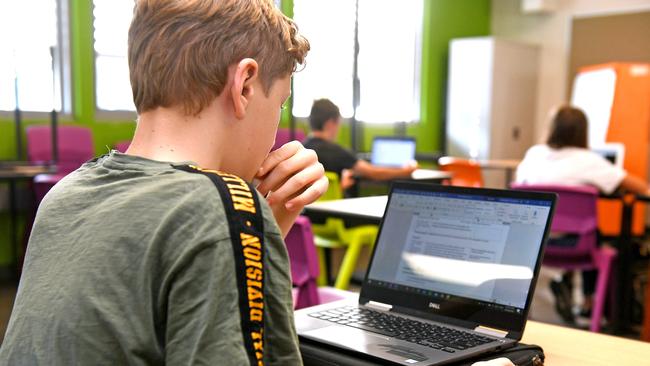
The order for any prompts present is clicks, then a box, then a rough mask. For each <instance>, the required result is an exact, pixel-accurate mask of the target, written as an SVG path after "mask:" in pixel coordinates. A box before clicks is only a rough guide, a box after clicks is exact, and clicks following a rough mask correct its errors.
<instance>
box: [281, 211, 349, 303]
mask: <svg viewBox="0 0 650 366" xmlns="http://www.w3.org/2000/svg"><path fill="white" fill-rule="evenodd" d="M285 243H286V245H287V252H288V253H289V260H290V262H291V278H292V282H293V286H294V289H293V304H294V309H296V310H297V309H302V308H305V307H309V306H314V305H318V304H324V303H328V302H332V301H336V300H341V299H344V298H348V297H350V296H351V294H350V293H347V292H346V291H342V290H339V289H335V288H332V287H318V286H317V285H316V279H317V278H318V274H319V272H320V268H319V265H318V255H317V254H316V246H315V245H314V234H313V233H312V230H311V222H310V221H309V219H308V218H307V217H306V216H298V218H297V219H296V222H295V223H294V225H293V226H292V227H291V230H290V231H289V234H287V237H286V238H285Z"/></svg>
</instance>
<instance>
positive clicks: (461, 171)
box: [438, 156, 483, 188]
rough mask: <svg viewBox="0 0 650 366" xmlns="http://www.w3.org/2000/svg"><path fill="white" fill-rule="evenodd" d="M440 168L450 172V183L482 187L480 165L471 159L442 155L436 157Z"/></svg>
mask: <svg viewBox="0 0 650 366" xmlns="http://www.w3.org/2000/svg"><path fill="white" fill-rule="evenodd" d="M438 166H439V167H440V170H442V171H444V172H449V173H451V174H452V177H451V185H453V186H460V187H477V188H480V187H483V174H481V166H480V165H479V164H478V163H476V162H475V161H472V160H467V159H461V158H455V157H451V156H443V157H441V158H440V159H438Z"/></svg>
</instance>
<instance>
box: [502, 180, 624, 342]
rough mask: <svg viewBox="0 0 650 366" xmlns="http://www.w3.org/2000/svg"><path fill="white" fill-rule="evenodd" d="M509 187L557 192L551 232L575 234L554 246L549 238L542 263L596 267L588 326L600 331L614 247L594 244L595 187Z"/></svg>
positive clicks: (596, 196)
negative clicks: (569, 243)
mask: <svg viewBox="0 0 650 366" xmlns="http://www.w3.org/2000/svg"><path fill="white" fill-rule="evenodd" d="M512 188H514V189H518V190H527V191H541V192H554V193H557V194H558V202H557V207H556V209H555V216H554V217H553V222H552V224H551V232H557V233H564V234H575V235H578V241H577V243H576V245H575V246H570V247H566V246H556V245H552V241H549V244H548V245H547V246H546V251H545V253H544V262H543V263H544V265H547V266H549V267H555V268H563V269H566V270H593V269H595V270H597V271H598V278H597V280H596V292H595V294H594V306H593V309H592V314H591V325H590V327H589V329H590V330H591V331H593V332H598V331H599V330H600V321H601V318H602V316H603V311H604V308H605V301H606V299H607V290H608V283H609V280H610V272H611V268H612V262H613V261H614V259H615V258H616V250H615V249H613V248H609V247H602V248H599V247H598V244H597V235H596V232H597V229H598V216H597V212H596V201H597V199H598V190H597V189H596V188H594V187H589V186H561V185H548V184H512Z"/></svg>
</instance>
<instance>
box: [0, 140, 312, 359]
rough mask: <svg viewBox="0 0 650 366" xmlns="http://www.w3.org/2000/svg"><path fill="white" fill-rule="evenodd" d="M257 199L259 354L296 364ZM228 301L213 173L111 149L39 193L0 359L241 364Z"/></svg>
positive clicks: (275, 231) (268, 223) (275, 234)
mask: <svg viewBox="0 0 650 366" xmlns="http://www.w3.org/2000/svg"><path fill="white" fill-rule="evenodd" d="M257 196H258V198H261V195H260V194H259V193H257ZM260 201H261V202H262V211H263V214H264V229H265V248H266V251H265V257H264V266H265V269H266V272H265V277H264V278H265V283H264V284H265V300H264V305H265V306H264V318H265V330H264V332H265V345H264V353H265V364H266V365H299V364H301V360H300V354H299V351H298V343H297V336H296V332H295V328H294V323H293V310H292V300H291V279H290V271H289V261H288V257H287V252H286V249H285V247H284V242H283V240H282V236H281V233H280V230H279V228H278V226H277V224H276V223H275V220H274V218H273V216H272V212H271V209H270V208H269V206H268V205H267V204H266V202H265V200H264V199H260ZM238 299H239V297H238V290H237V282H236V274H235V263H234V255H233V249H232V244H231V241H230V235H229V229H228V224H227V221H226V218H225V213H224V208H223V205H222V202H221V199H220V196H219V193H218V191H217V189H216V187H214V185H213V183H212V182H211V181H210V180H209V179H208V178H207V177H205V176H203V175H201V174H194V173H188V172H184V171H180V170H177V169H175V168H173V167H172V166H171V165H170V164H169V163H164V162H157V161H152V160H147V159H144V158H139V157H134V156H129V155H124V154H120V153H117V152H111V153H110V154H108V155H105V156H103V157H100V158H98V159H96V160H93V161H91V162H88V163H86V164H84V165H83V166H82V167H81V168H79V169H78V170H77V171H75V172H73V173H72V174H70V175H68V176H67V177H65V178H64V179H63V180H62V181H61V182H60V183H59V184H57V185H56V186H55V187H54V188H53V189H52V190H51V191H50V192H49V193H48V195H47V196H46V197H45V199H44V200H43V202H42V203H41V206H40V208H39V211H38V214H37V216H36V220H35V223H34V228H33V231H32V234H31V237H30V240H29V246H28V251H27V255H26V259H25V265H24V268H23V275H22V278H21V281H20V286H19V288H18V294H17V297H16V301H15V304H14V310H13V312H12V314H11V319H10V321H9V326H8V329H7V333H6V335H5V340H4V342H3V344H2V348H1V349H0V364H2V365H127V364H128V365H163V364H168V365H245V364H248V362H249V361H248V358H247V354H246V351H245V348H244V343H243V337H242V330H241V325H240V315H239V307H238Z"/></svg>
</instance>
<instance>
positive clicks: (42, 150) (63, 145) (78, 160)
mask: <svg viewBox="0 0 650 366" xmlns="http://www.w3.org/2000/svg"><path fill="white" fill-rule="evenodd" d="M26 134H27V158H28V159H29V161H32V162H47V161H50V160H52V131H51V128H50V126H30V127H27V129H26ZM57 144H58V155H59V156H58V158H59V161H58V163H57V168H58V172H57V173H59V174H66V173H70V172H72V171H73V170H75V169H77V168H79V167H80V166H81V164H83V163H85V162H86V161H88V160H90V159H92V158H93V157H94V156H95V149H94V147H93V138H92V132H91V131H90V129H89V128H86V127H78V126H59V127H58V128H57Z"/></svg>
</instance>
